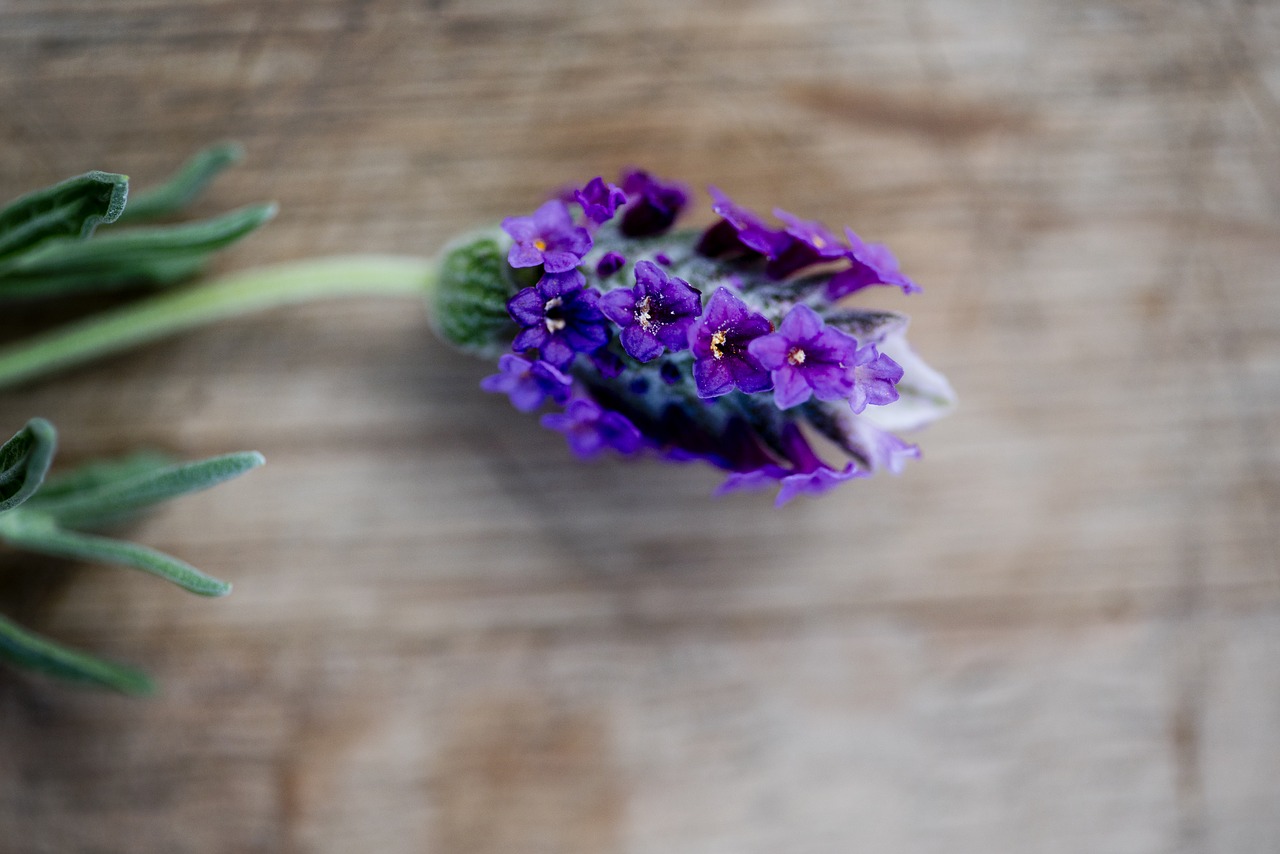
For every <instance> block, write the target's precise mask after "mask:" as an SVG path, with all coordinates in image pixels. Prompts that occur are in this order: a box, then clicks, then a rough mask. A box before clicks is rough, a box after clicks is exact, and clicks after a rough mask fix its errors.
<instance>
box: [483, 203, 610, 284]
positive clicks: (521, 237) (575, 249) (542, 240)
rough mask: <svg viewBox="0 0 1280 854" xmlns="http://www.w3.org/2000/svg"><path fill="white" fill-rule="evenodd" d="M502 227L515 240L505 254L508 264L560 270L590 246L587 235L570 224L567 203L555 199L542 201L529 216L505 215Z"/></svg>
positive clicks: (570, 265) (575, 261)
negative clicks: (540, 266) (539, 266)
mask: <svg viewBox="0 0 1280 854" xmlns="http://www.w3.org/2000/svg"><path fill="white" fill-rule="evenodd" d="M502 230H503V231H505V232H506V233H507V234H509V235H511V238H512V239H513V240H514V241H515V243H514V244H512V246H511V251H510V252H509V253H508V254H507V263H508V264H510V265H511V266H512V267H537V266H538V265H539V264H541V265H542V266H543V269H544V270H546V272H548V273H564V272H566V271H568V270H572V269H573V268H574V267H576V266H578V264H579V263H581V262H582V259H583V257H584V256H585V255H586V254H587V252H589V251H590V250H591V235H590V234H588V233H587V230H586V229H585V228H582V227H580V226H577V225H575V224H574V222H573V216H572V215H571V214H570V213H569V208H568V206H567V205H565V203H564V202H562V201H560V200H559V199H552V200H551V201H549V202H545V203H544V204H543V205H542V206H541V207H540V208H538V209H537V210H536V211H534V212H533V216H511V217H507V218H506V219H504V220H503V221H502Z"/></svg>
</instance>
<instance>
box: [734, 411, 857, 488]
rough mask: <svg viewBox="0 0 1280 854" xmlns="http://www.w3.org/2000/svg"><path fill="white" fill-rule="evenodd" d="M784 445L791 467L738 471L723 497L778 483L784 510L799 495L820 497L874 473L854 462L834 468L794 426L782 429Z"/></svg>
mask: <svg viewBox="0 0 1280 854" xmlns="http://www.w3.org/2000/svg"><path fill="white" fill-rule="evenodd" d="M781 444H782V447H783V453H784V455H785V457H786V458H787V460H788V462H790V463H791V466H792V467H791V468H789V469H788V468H783V467H782V466H778V465H767V466H762V467H761V468H759V469H754V470H751V471H746V472H736V473H734V474H731V475H729V477H728V478H727V479H726V480H725V482H724V483H723V484H722V485H721V487H720V490H719V492H720V493H722V494H723V493H726V492H733V491H736V490H742V489H760V488H762V487H768V486H770V485H772V484H773V483H777V484H778V485H779V489H778V497H777V499H776V500H775V501H774V504H775V506H777V507H781V506H782V505H784V504H786V503H787V502H789V501H791V499H793V498H795V497H797V496H799V495H803V494H809V495H821V494H822V493H824V492H828V491H830V490H832V489H835V488H836V487H837V486H839V485H840V484H842V483H844V482H845V481H846V480H851V479H853V478H855V477H869V476H870V474H871V473H870V472H869V471H866V470H864V469H860V468H858V466H857V465H855V464H854V463H852V462H849V463H846V464H845V466H844V467H843V468H840V469H836V468H832V467H831V466H830V465H828V464H827V463H825V462H824V461H823V460H822V458H821V457H819V456H818V455H817V454H816V453H814V450H813V447H812V446H811V445H810V444H809V442H808V441H807V440H806V439H805V438H804V435H803V434H802V433H801V432H800V429H799V428H798V427H796V426H795V425H794V424H788V425H787V426H786V427H785V428H783V431H782V437H781Z"/></svg>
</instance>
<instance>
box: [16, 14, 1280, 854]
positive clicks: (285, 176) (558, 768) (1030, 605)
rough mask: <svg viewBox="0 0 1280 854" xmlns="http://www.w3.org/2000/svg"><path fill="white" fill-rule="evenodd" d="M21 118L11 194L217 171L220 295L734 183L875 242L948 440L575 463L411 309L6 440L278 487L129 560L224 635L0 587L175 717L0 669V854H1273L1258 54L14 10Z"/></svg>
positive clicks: (1276, 634)
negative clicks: (557, 206)
mask: <svg viewBox="0 0 1280 854" xmlns="http://www.w3.org/2000/svg"><path fill="white" fill-rule="evenodd" d="M0 104H2V105H3V110H0V193H2V194H3V196H4V198H6V199H7V198H10V197H13V196H16V195H18V194H19V193H22V192H26V191H28V190H30V189H34V188H35V187H38V186H41V185H44V184H47V183H51V182H53V181H55V180H58V179H61V178H64V177H67V176H69V175H72V174H75V173H78V172H82V171H84V170H87V169H105V170H112V171H120V172H126V173H128V174H129V175H130V176H131V177H132V178H133V179H134V181H135V183H136V184H137V185H138V186H145V185H147V184H148V183H152V182H155V181H158V180H160V179H161V178H162V177H163V176H165V175H167V174H168V173H169V172H170V171H171V170H172V169H173V168H175V167H176V166H178V165H179V164H180V163H181V162H182V161H183V160H184V159H185V158H186V157H187V156H188V155H189V154H191V153H192V152H194V151H195V150H196V149H197V148H199V147H201V146H203V145H205V144H207V143H210V142H213V141H217V140H223V139H234V140H239V141H240V142H242V143H243V144H244V145H245V147H246V150H247V158H246V160H245V162H244V163H243V164H242V165H241V166H239V167H237V168H236V169H235V170H233V171H232V172H230V173H228V174H227V175H226V176H224V177H223V178H222V179H220V181H219V182H218V183H217V184H216V185H215V187H214V189H213V190H212V192H211V193H210V194H209V196H208V197H207V198H206V200H205V201H203V202H202V203H201V204H200V206H199V207H198V208H197V212H198V213H214V212H217V211H221V210H225V209H227V208H230V207H233V206H238V205H240V204H243V203H247V202H250V201H258V200H267V199H270V200H275V201H278V202H279V203H280V204H281V214H280V216H279V217H278V219H277V220H276V221H275V222H273V223H272V224H270V225H269V226H267V228H266V229H265V230H264V231H262V232H261V233H260V234H258V235H256V236H255V237H253V238H251V239H250V240H248V241H246V242H245V243H243V244H241V245H239V246H237V247H236V248H235V249H233V250H232V251H231V252H229V253H228V254H226V255H224V256H222V257H221V258H220V260H219V262H218V264H219V267H220V268H222V269H237V268H242V267H247V266H249V265H253V264H257V263H266V262H272V261H278V260H285V259H290V258H296V257H304V256H310V255H316V254H326V253H337V252H365V251H379V252H395V253H409V254H421V255H429V254H432V253H434V252H435V251H436V250H437V249H438V248H439V247H440V246H441V245H442V244H443V243H444V242H445V241H446V240H448V239H449V238H450V236H452V235H454V234H456V233H458V232H460V231H462V230H465V229H468V228H472V227H475V226H477V225H482V224H486V223H491V222H493V221H495V220H497V219H499V218H501V217H503V216H507V215H511V214H523V213H527V212H528V211H530V210H532V209H533V207H534V206H536V204H538V203H539V202H540V201H541V200H542V198H543V197H544V194H545V193H546V191H547V190H548V189H549V188H553V187H557V186H559V185H562V184H566V183H574V182H580V181H583V180H585V179H587V178H590V177H591V176H594V175H597V174H604V175H606V176H610V175H613V174H616V171H617V170H618V168H619V167H622V166H626V165H641V166H645V167H647V168H649V169H651V170H653V171H654V172H655V173H656V174H659V175H662V176H666V177H671V178H677V179H681V180H684V181H686V182H688V183H689V184H691V185H692V186H694V187H696V188H698V189H699V190H701V188H702V187H704V186H705V185H706V184H709V183H714V184H716V185H717V186H720V187H722V188H723V189H725V190H726V191H727V192H729V193H731V194H732V195H733V196H734V197H735V198H736V199H737V200H738V201H740V202H742V203H744V204H747V205H750V206H752V207H755V208H757V209H760V210H769V209H770V208H772V207H774V206H779V207H782V208H785V209H787V210H790V211H794V212H796V213H798V214H800V215H801V216H805V217H809V218H815V219H823V220H825V221H827V222H828V223H829V224H831V225H835V226H838V225H842V224H848V225H851V226H853V227H854V228H855V229H857V231H858V232H859V233H861V234H862V235H863V236H864V237H867V238H868V239H872V240H877V241H883V242H886V243H888V244H889V245H890V246H892V247H893V248H894V250H895V251H896V252H897V254H898V256H899V257H900V259H901V260H902V262H903V266H904V269H905V270H906V271H907V273H908V274H909V275H911V276H912V277H913V278H914V279H915V280H916V281H918V282H920V283H922V284H923V285H924V287H925V292H924V294H922V295H919V296H914V297H911V298H909V299H908V298H903V297H902V296H901V295H899V294H896V292H894V293H891V292H890V289H873V290H872V291H871V292H864V298H863V299H862V300H861V301H862V302H865V303H872V304H876V305H880V306H884V307H888V308H894V309H900V310H905V311H907V312H909V313H910V314H911V315H912V317H913V325H912V340H913V342H914V344H915V346H916V348H917V350H918V351H919V352H920V353H921V354H922V355H923V356H924V357H925V358H926V359H928V360H929V361H930V362H931V363H933V364H934V365H935V366H937V367H938V368H940V369H941V370H943V371H944V372H945V373H947V374H948V376H949V377H950V378H951V380H952V382H953V383H954V385H955V387H956V389H957V391H958V393H959V394H960V397H961V407H960V409H959V410H958V411H957V412H956V414H954V415H953V416H952V417H951V418H949V419H948V420H945V421H943V422H941V423H939V424H938V425H936V426H935V427H933V428H932V429H930V430H928V431H926V432H924V433H922V434H919V435H918V436H917V437H915V438H916V440H917V441H919V442H920V443H921V445H922V447H923V450H924V459H923V460H921V461H920V462H918V463H916V464H913V465H911V466H909V467H908V469H907V471H906V472H905V473H904V474H903V475H902V476H901V477H898V478H894V477H891V476H884V477H879V478H877V479H874V480H871V481H863V482H859V483H855V484H852V485H849V486H847V487H846V488H844V489H842V490H840V491H837V492H835V493H833V494H831V495H830V496H828V497H825V498H823V499H821V500H816V501H797V502H795V503H794V504H792V505H790V506H788V507H786V508H784V509H783V510H781V511H777V510H774V509H773V508H772V506H771V500H770V498H769V497H768V496H765V495H737V496H732V497H729V498H725V499H720V500H713V499H711V498H709V497H708V496H709V493H710V492H711V491H712V489H713V488H714V487H715V485H716V484H717V482H718V477H717V475H716V474H715V473H714V472H712V471H710V470H706V469H703V468H700V467H693V466H689V467H673V466H666V465H661V464H658V463H655V462H641V463H637V464H624V463H619V462H614V461H606V462H603V463H599V464H594V465H591V464H587V465H584V464H578V463H576V462H574V461H572V459H571V456H570V454H569V452H568V451H567V450H566V449H565V447H564V446H563V442H562V439H561V437H560V436H559V435H557V434H554V433H550V432H547V431H544V430H542V429H541V428H540V427H539V426H538V425H537V422H536V418H534V417H532V416H523V415H520V414H519V413H516V412H514V411H512V410H511V408H510V406H509V405H508V403H507V401H506V400H505V399H504V398H502V397H501V396H497V397H495V396H490V395H485V394H483V393H481V392H480V391H479V390H478V388H477V383H478V382H479V380H480V378H481V377H483V376H485V375H486V374H487V373H490V372H491V367H490V366H489V365H486V364H482V363H480V362H476V361H472V360H470V359H469V358H468V357H466V356H463V355H459V354H457V353H454V352H452V351H450V350H449V349H448V348H446V347H445V346H443V345H441V344H440V343H438V342H436V341H435V340H433V338H432V337H431V334H430V332H429V329H428V325H427V319H426V316H425V313H424V312H422V311H420V310H418V307H417V306H416V305H414V304H413V303H412V302H411V301H403V300H399V301H397V300H393V299H387V300H380V301H365V302H359V303H357V302H330V303H323V304H313V305H309V306H305V307H300V308H292V309H287V310H279V311H273V312H270V313H267V314H263V315H259V316H256V317H253V318H247V319H243V320H236V321H232V322H227V323H223V324H220V325H218V326H216V327H213V328H209V329H205V330H202V331H199V332H197V333H194V334H190V335H187V336H185V337H183V338H181V339H180V340H173V341H168V342H164V343H160V344H157V345H154V346H149V347H147V348H145V349H143V350H139V351H136V352H133V353H129V354H127V355H123V356H118V357H113V358H110V359H105V360H102V361H100V362H98V363H97V364H95V365H93V366H91V367H86V368H81V369H77V370H73V371H69V372H67V373H64V374H61V375H59V376H56V377H53V378H50V379H47V380H44V381H40V382H37V383H33V384H30V385H28V386H26V387H24V388H22V389H20V390H16V391H11V392H5V393H2V394H0V415H2V416H3V424H2V425H0V427H2V428H3V429H2V431H3V432H4V433H5V435H9V434H11V433H12V432H13V431H15V430H17V429H18V427H19V426H21V424H22V423H24V422H25V421H26V420H27V419H28V418H29V417H32V416H35V415H40V416H44V417H46V418H49V419H50V420H52V421H53V422H54V423H55V424H57V425H58V427H59V429H60V433H61V442H62V445H61V447H62V451H61V456H60V458H59V462H60V463H62V464H66V465H70V464H73V463H75V462H77V461H83V460H85V459H88V458H91V457H96V456H101V455H104V454H112V453H118V452H123V451H126V450H130V449H134V448H139V447H154V448H161V449H164V450H168V451H172V452H175V453H177V454H180V455H182V456H184V457H195V456H201V455H209V454H215V453H221V452H225V451H230V450H237V449H247V448H253V449H257V450H261V451H262V452H263V453H265V454H266V456H267V459H268V464H267V466H266V467H265V468H264V469H262V470H260V471H257V472H254V473H252V474H250V475H248V476H246V477H245V478H243V479H242V480H238V481H236V482H235V483H233V484H229V485H226V486H223V487H220V488H218V489H217V490H214V491H212V492H210V493H204V494H201V495H198V496H193V497H190V498H186V499H183V500H182V501H180V502H178V503H175V504H173V505H170V506H168V507H166V508H164V509H162V510H161V511H159V512H157V513H154V514H152V515H150V516H148V517H147V518H146V520H145V521H143V522H142V523H139V524H137V525H134V526H133V527H132V528H131V529H130V530H129V532H128V533H129V535H130V536H131V537H133V538H135V539H138V540H140V541H142V542H145V543H148V544H150V545H153V546H156V547H158V548H161V549H164V550H166V551H170V552H172V553H175V554H178V555H181V556H183V557H184V558H186V559H188V560H190V561H191V562H192V563H194V564H196V565H197V566H200V567H201V568H203V569H205V570H207V571H208V572H210V573H212V574H214V575H217V576H219V577H222V578H226V579H229V580H231V581H232V582H234V584H235V585H236V590H235V593H234V594H233V595H232V596H231V597H230V598H229V599H225V600H221V601H208V600H201V599H198V598H196V597H191V596H189V595H187V594H184V593H182V592H181V591H178V590H176V589H174V588H171V587H169V586H167V585H164V584H161V583H160V582H158V581H156V580H154V579H150V578H146V577H143V576H140V575H138V574H136V573H133V574H131V573H128V572H120V571H112V570H107V569H103V568H101V567H87V566H80V565H77V564H74V563H71V562H67V561H54V560H40V559H33V558H29V557H26V556H21V555H15V554H12V553H9V552H4V553H0V610H2V611H3V612H4V613H5V614H7V615H9V616H11V617H13V618H15V619H16V620H18V621H20V622H22V623H23V624H24V625H27V626H28V627H31V628H33V629H36V630H38V631H41V632H44V633H46V634H48V635H50V636H52V637H54V638H57V639H59V640H62V641H64V642H67V643H71V644H74V645H77V646H79V647H82V648H85V649H89V650H91V651H94V652H96V653H98V654H101V655H104V656H108V657H112V658H115V659H117V660H122V661H128V662H131V663H134V664H137V665H139V666H141V667H143V668H144V669H146V670H148V671H149V672H150V673H151V674H153V675H154V676H155V677H156V678H157V679H158V680H159V681H160V683H161V685H162V689H163V690H162V693H161V694H160V695H159V696H157V697H155V698H153V699H149V700H136V699H126V698H121V697H117V696H111V695H107V694H103V693H96V692H92V691H87V690H77V689H73V688H68V687H66V686H63V685H61V684H57V683H53V682H50V681H48V680H46V679H42V678H38V677H34V676H29V675H25V674H20V673H18V672H15V671H12V670H8V669H6V670H4V671H2V672H0V769H3V771H0V851H5V852H9V851H13V852H27V851H56V852H68V851H100V852H136V851H209V852H214V851H218V852H221V851H243V852H257V851H262V852H267V851H270V852H279V851H284V852H290V851H298V852H303V851H308V852H309V851H317V852H329V851H332V852H345V851H352V850H357V849H359V848H369V849H373V848H376V849H377V850H381V851H432V852H567V853H568V854H576V853H577V852H582V854H586V852H593V853H594V852H634V854H640V852H681V854H693V853H694V852H697V853H698V854H713V852H714V853H715V854H721V852H723V854H746V853H747V852H762V854H763V852H769V854H774V852H787V854H809V852H813V854H827V853H828V852H830V854H843V853H844V852H894V854H906V852H942V851H946V852H948V854H961V853H962V852H975V854H977V853H978V852H981V854H990V852H1072V854H1078V852H1232V853H1233V854H1241V853H1242V852H1275V851H1277V850H1280V813H1278V812H1277V811H1276V809H1275V807H1276V804H1277V802H1278V801H1280V671H1278V670H1277V664H1276V662H1277V660H1278V658H1280V532H1278V528H1277V520H1278V517H1280V513H1278V510H1280V452H1278V450H1277V449H1278V447H1280V445H1278V444H1277V439H1280V292H1278V291H1277V288H1276V271H1277V269H1280V216H1278V215H1280V166H1278V165H1277V164H1280V156H1278V155H1280V4H1276V3H1269V2H1245V0H1240V2H1228V0H1221V1H1220V2H1219V0H1204V2H1192V0H1186V2H1168V0H1166V1H1165V2H1155V0H1128V2H1101V0H1099V2H1088V0H1081V1H1080V2H1067V3H1055V2H1048V0H1033V2H1008V0H1004V1H1003V2H1002V1H1001V0H909V2H896V0H868V2H859V3H853V2H840V0H788V1H787V2H779V1H777V0H773V1H771V0H755V2H752V0H722V1H721V2H715V3H712V2H696V0H695V2H687V0H686V1H684V2H676V0H654V2H651V3H645V4H638V3H622V2H613V0H596V2H573V0H533V2H514V0H488V2H448V0H435V2H423V3H409V2H395V0H321V1H320V2H308V3H294V2H278V3H256V2H250V0H186V2H177V0H150V2H128V3H126V2H106V3H83V2H70V1H69V0H67V2H63V0H6V2H0ZM703 198H704V199H705V196H703ZM711 218H712V215H711V213H710V211H709V210H708V209H707V207H706V203H705V201H704V202H702V206H701V207H700V208H698V209H695V210H694V211H693V213H692V214H691V220H692V221H694V222H709V221H710V220H711ZM877 291H878V292H877ZM95 305H96V304H95ZM85 308H86V306H85V305H81V304H71V305H67V304H59V305H56V306H39V305H24V306H12V305H6V306H4V308H3V312H2V313H0V336H3V337H2V339H0V340H3V341H12V340H16V339H17V338H19V337H21V336H22V335H23V334H24V333H26V332H28V331H30V330H31V329H33V328H37V327H39V326H41V325H45V324H48V323H51V322H54V321H57V320H61V319H65V318H66V317H68V316H71V315H73V314H75V313H77V312H80V311H83V310H84V309H85Z"/></svg>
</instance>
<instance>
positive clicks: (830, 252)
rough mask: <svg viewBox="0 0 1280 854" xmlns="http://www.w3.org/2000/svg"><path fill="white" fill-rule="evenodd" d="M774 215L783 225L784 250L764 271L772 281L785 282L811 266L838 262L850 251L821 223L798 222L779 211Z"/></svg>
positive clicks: (811, 221)
mask: <svg viewBox="0 0 1280 854" xmlns="http://www.w3.org/2000/svg"><path fill="white" fill-rule="evenodd" d="M773 215H774V216H776V217H777V218H778V219H780V220H782V221H783V222H784V223H785V224H786V229H785V231H784V232H783V233H784V235H785V239H784V240H783V241H782V246H783V248H782V249H781V250H780V251H779V252H778V254H777V257H776V258H774V259H773V260H771V261H770V262H769V263H768V264H766V265H765V268H764V271H765V273H766V274H767V275H769V276H771V277H772V278H775V279H785V278H786V277H787V276H790V275H791V274H792V273H796V272H798V271H800V270H802V269H804V268H805V267H809V266H811V265H813V264H822V263H826V262H830V261H839V260H840V259H842V258H845V257H847V256H848V253H849V249H848V247H846V246H845V245H844V241H843V240H841V239H840V238H839V237H837V236H836V235H835V234H833V233H832V232H831V231H830V230H829V229H828V228H827V227H826V226H825V225H823V224H822V223H820V222H817V221H815V220H807V219H800V218H799V217H796V216H792V215H791V214H789V213H787V212H786V211H784V210H778V209H775V210H774V212H773Z"/></svg>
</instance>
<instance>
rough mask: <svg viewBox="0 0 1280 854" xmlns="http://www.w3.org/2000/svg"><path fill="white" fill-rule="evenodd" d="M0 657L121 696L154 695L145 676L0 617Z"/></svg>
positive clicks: (130, 668)
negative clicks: (110, 689) (122, 694)
mask: <svg viewBox="0 0 1280 854" xmlns="http://www.w3.org/2000/svg"><path fill="white" fill-rule="evenodd" d="M0 658H3V659H6V660H8V661H9V662H11V663H13V664H16V665H18V666H19V667H25V668H28V669H30V670H35V671H39V672H41V673H48V674H49V675H51V676H57V677H60V678H62V679H70V680H72V681H75V682H87V683H89V684H92V685H100V686H102V687H104V688H112V689H114V690H116V691H120V692H121V693H124V694H135V695H136V694H153V693H155V685H154V684H153V683H152V682H151V680H150V679H148V678H147V675H146V674H145V673H142V672H141V671H139V670H134V669H133V668H132V667H126V666H124V665H122V664H112V663H111V662H109V661H103V660H102V659H100V658H94V657H93V656H91V655H86V654H85V653H83V652H77V651H76V650H74V649H71V648H70V647H65V646H62V645H61V644H59V643H55V642H54V641H51V640H49V639H48V638H46V637H42V636H41V635H38V634H36V633H34V632H29V631H27V630H26V629H24V628H22V627H20V626H18V625H15V624H14V623H12V622H11V621H9V620H8V619H6V618H5V617H3V616H0Z"/></svg>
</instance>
